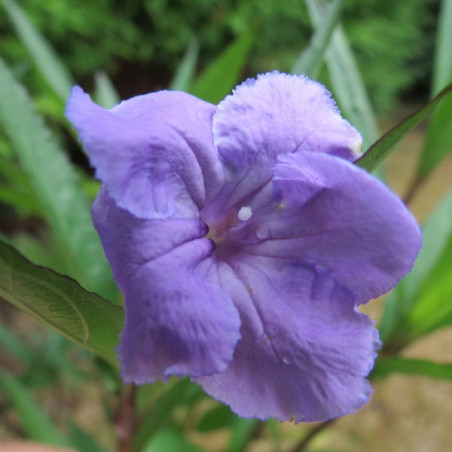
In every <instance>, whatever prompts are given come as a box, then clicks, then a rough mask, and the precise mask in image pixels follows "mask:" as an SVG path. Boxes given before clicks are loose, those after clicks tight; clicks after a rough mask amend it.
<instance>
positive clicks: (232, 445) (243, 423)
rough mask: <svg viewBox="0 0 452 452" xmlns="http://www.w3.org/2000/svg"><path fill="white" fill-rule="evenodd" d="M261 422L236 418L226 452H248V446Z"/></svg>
mask: <svg viewBox="0 0 452 452" xmlns="http://www.w3.org/2000/svg"><path fill="white" fill-rule="evenodd" d="M259 422H260V421H258V420H256V419H242V418H236V420H235V422H234V424H233V425H232V427H231V440H230V441H229V444H228V447H227V448H226V452H242V451H244V450H246V446H247V444H248V442H249V440H250V438H251V437H252V434H253V432H254V430H255V428H256V426H257V425H258V424H259Z"/></svg>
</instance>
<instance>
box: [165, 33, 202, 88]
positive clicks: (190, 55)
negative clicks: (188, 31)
mask: <svg viewBox="0 0 452 452" xmlns="http://www.w3.org/2000/svg"><path fill="white" fill-rule="evenodd" d="M198 53H199V40H198V39H197V38H193V39H192V40H191V41H190V43H189V44H188V47H187V50H186V52H185V55H184V58H183V59H182V61H181V63H180V64H179V66H178V68H177V70H176V73H175V74H174V77H173V79H172V80H171V83H170V85H169V89H174V90H178V91H188V89H189V87H190V85H191V83H192V81H193V76H194V74H195V69H196V63H197V61H198Z"/></svg>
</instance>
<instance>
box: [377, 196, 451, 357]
mask: <svg viewBox="0 0 452 452" xmlns="http://www.w3.org/2000/svg"><path fill="white" fill-rule="evenodd" d="M451 218H452V192H450V193H449V194H448V195H447V196H446V197H445V198H444V199H443V201H442V202H441V203H440V204H439V206H438V207H437V208H436V209H435V211H434V212H433V214H431V215H430V217H429V218H428V219H427V221H426V222H425V223H424V225H423V228H422V229H423V247H422V249H421V251H420V253H419V256H418V258H417V259H416V262H415V264H414V267H413V270H412V271H411V273H410V274H408V275H407V276H406V277H405V278H404V279H403V280H402V281H401V282H400V283H399V285H398V286H397V287H396V288H395V289H394V290H393V291H392V292H391V293H390V294H389V296H388V298H387V300H386V301H385V305H384V311H383V316H382V319H381V323H380V326H379V329H380V334H381V338H382V340H383V342H384V343H385V347H387V348H391V347H395V348H398V346H399V344H400V345H401V346H403V345H406V342H407V341H408V334H409V331H407V326H406V322H407V318H408V316H409V315H413V314H410V312H411V311H412V309H413V306H415V305H416V304H417V303H419V302H420V303H421V304H422V303H423V301H422V300H421V299H420V298H419V297H420V294H421V293H423V299H424V300H425V301H424V303H429V301H428V300H429V295H428V293H429V291H430V290H437V289H434V288H435V286H436V285H437V284H439V283H440V280H441V278H442V277H444V276H443V275H445V274H447V273H448V272H449V271H450V270H451V269H452V259H451V256H452V221H451ZM445 289H447V286H446V288H445ZM436 296H438V295H436ZM445 302H446V303H447V299H446V300H445ZM412 321H413V320H411V322H412ZM420 322H421V323H422V324H424V319H420Z"/></svg>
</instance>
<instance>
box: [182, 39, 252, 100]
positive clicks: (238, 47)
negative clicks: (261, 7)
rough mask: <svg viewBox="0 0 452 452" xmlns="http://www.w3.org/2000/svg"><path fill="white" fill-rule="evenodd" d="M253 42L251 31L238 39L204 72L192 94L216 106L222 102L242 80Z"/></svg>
mask: <svg viewBox="0 0 452 452" xmlns="http://www.w3.org/2000/svg"><path fill="white" fill-rule="evenodd" d="M253 42H254V33H253V32H251V31H249V32H247V33H246V34H244V35H243V36H241V37H239V38H237V39H236V40H235V41H234V42H233V43H232V44H231V45H230V46H229V47H227V48H226V50H224V51H223V52H222V53H221V54H220V55H219V56H218V57H217V58H216V59H215V60H214V61H213V62H212V63H211V64H210V65H209V66H208V67H207V68H206V69H205V70H204V72H203V73H202V74H201V75H200V77H199V78H198V80H197V81H196V82H195V84H194V85H193V86H192V87H191V89H190V93H191V94H193V95H195V96H197V97H200V98H201V99H204V100H206V101H207V102H212V103H214V104H216V103H218V102H219V101H220V100H222V99H223V98H224V97H225V96H226V95H227V94H229V93H230V92H231V91H232V89H233V88H234V87H235V85H236V84H237V83H238V81H239V80H240V75H241V72H242V70H243V68H244V66H245V63H246V60H247V58H248V55H249V53H250V51H251V48H252V45H253Z"/></svg>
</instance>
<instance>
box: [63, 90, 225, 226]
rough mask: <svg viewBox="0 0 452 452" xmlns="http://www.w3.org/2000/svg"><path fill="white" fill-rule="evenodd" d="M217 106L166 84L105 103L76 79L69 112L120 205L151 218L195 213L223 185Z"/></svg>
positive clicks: (106, 184) (98, 172)
mask: <svg viewBox="0 0 452 452" xmlns="http://www.w3.org/2000/svg"><path fill="white" fill-rule="evenodd" d="M214 110H215V107H214V106H213V105H211V104H208V103H206V102H204V101H201V100H199V99H197V98H195V97H193V96H190V95H189V94H185V93H181V92H169V91H160V92H158V93H153V94H148V95H145V96H138V97H135V98H133V99H130V100H128V101H125V102H122V103H121V104H119V105H118V106H116V107H115V108H113V109H112V110H106V109H104V108H101V107H99V106H98V105H96V104H94V103H93V102H92V101H91V99H90V98H89V96H88V95H87V94H85V93H84V92H83V91H82V90H81V89H80V88H78V87H75V88H74V89H73V91H72V95H71V97H70V99H69V102H68V106H67V111H66V114H67V116H68V118H69V120H70V121H71V122H72V123H73V125H74V126H75V128H76V129H77V131H78V132H79V135H80V139H81V141H82V142H83V143H84V145H85V148H86V151H87V153H88V155H89V157H90V161H91V163H92V165H93V166H94V167H95V168H96V176H97V177H98V178H99V179H100V180H101V181H102V182H103V183H104V184H105V187H106V188H107V191H108V193H109V194H110V196H111V197H112V198H113V199H114V200H115V201H116V203H117V204H118V206H120V207H122V208H124V209H126V210H128V211H129V212H131V213H132V214H134V215H135V216H137V217H140V218H148V219H152V218H167V217H175V216H179V217H186V216H188V217H197V215H198V211H199V209H200V208H201V207H202V206H203V205H204V203H205V202H206V201H209V199H210V198H211V197H213V196H214V195H215V194H216V193H217V192H218V190H219V189H220V188H221V186H222V184H223V179H224V175H223V169H222V167H221V163H220V161H219V158H218V152H217V151H216V149H215V147H214V145H213V137H212V131H211V128H212V115H213V112H214Z"/></svg>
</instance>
